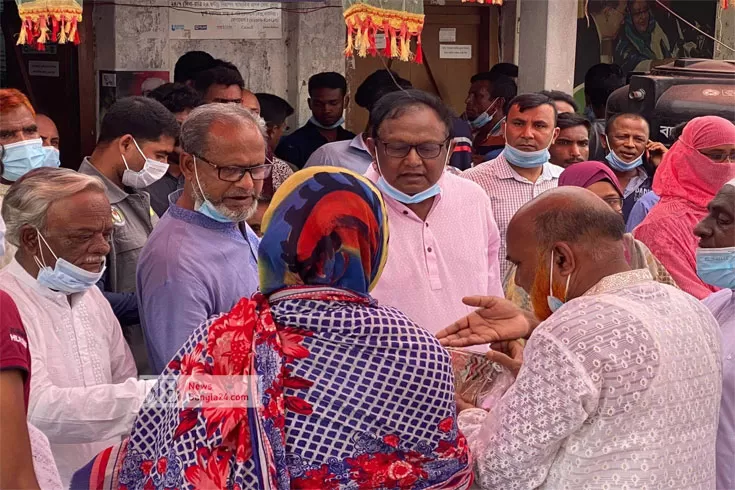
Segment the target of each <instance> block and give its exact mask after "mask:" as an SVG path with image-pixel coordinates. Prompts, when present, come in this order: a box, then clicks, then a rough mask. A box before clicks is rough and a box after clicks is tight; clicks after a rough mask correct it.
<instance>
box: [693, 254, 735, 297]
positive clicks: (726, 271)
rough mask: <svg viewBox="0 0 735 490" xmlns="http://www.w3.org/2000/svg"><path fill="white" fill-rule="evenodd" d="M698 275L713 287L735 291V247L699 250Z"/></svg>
mask: <svg viewBox="0 0 735 490" xmlns="http://www.w3.org/2000/svg"><path fill="white" fill-rule="evenodd" d="M697 275H698V276H699V278H700V279H701V280H703V281H704V282H706V283H707V284H710V285H712V286H716V287H718V288H725V289H735V247H723V248H697Z"/></svg>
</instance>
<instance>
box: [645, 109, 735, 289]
mask: <svg viewBox="0 0 735 490" xmlns="http://www.w3.org/2000/svg"><path fill="white" fill-rule="evenodd" d="M732 178H735V125H733V124H732V123H731V122H730V121H728V120H726V119H723V118H721V117H717V116H705V117H697V118H694V119H692V120H691V121H689V123H688V124H687V125H686V127H685V128H684V131H683V132H682V134H681V137H680V138H679V139H678V141H677V142H676V143H674V145H673V146H672V147H671V149H670V150H669V151H668V152H667V153H666V155H664V158H663V161H662V162H661V165H660V166H659V168H658V170H657V172H656V177H655V178H654V180H653V191H654V192H655V193H656V194H658V195H659V196H661V201H659V203H658V204H657V205H656V206H654V207H653V209H652V210H651V212H650V213H649V214H648V216H646V219H645V220H644V221H643V222H642V223H641V224H640V225H638V227H637V228H636V229H635V231H634V232H633V233H634V235H635V237H636V238H637V239H638V240H640V241H642V242H643V243H645V244H646V245H648V248H650V249H651V252H653V254H654V255H655V256H656V257H657V258H658V259H659V260H660V261H661V263H662V264H663V265H664V266H665V267H666V269H667V270H668V271H669V272H670V273H671V275H672V276H673V277H674V280H675V281H676V284H678V285H679V287H680V288H681V289H683V290H684V291H686V292H688V293H689V294H692V295H693V296H696V297H697V298H699V299H703V298H706V297H707V296H709V295H710V294H711V293H712V292H713V291H717V288H715V287H714V286H709V285H707V284H705V283H704V282H702V280H701V279H699V277H697V266H696V256H695V251H696V249H697V242H698V239H697V237H696V236H694V233H693V231H694V227H695V226H696V224H697V223H698V222H699V221H700V220H701V219H702V218H704V217H705V216H706V215H707V204H708V203H709V202H710V201H711V200H712V199H713V198H714V197H715V194H717V191H719V190H720V189H721V188H722V186H723V185H725V182H727V181H728V180H730V179H732Z"/></svg>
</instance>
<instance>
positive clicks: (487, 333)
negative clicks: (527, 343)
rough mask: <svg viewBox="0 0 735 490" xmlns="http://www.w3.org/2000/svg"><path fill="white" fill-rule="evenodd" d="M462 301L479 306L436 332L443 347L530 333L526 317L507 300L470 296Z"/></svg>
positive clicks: (521, 336) (509, 337)
mask: <svg viewBox="0 0 735 490" xmlns="http://www.w3.org/2000/svg"><path fill="white" fill-rule="evenodd" d="M462 302H463V303H464V304H466V305H467V306H473V307H475V308H478V309H477V310H475V311H474V312H472V313H470V314H469V315H467V316H466V317H464V318H461V319H459V320H457V321H456V322H454V323H453V324H451V325H450V326H448V327H447V328H445V329H444V330H442V331H440V332H439V333H437V334H436V336H437V338H438V339H439V342H441V344H442V345H443V346H446V347H467V346H470V345H479V344H488V343H491V342H499V341H501V340H516V339H519V338H523V337H527V336H528V335H530V334H531V331H532V329H533V328H532V325H531V322H530V321H529V319H528V318H527V317H526V315H525V314H524V312H523V311H522V310H521V309H520V308H518V307H517V306H516V305H514V304H513V303H511V302H510V301H508V300H507V299H504V298H496V297H494V296H469V297H467V298H464V299H462Z"/></svg>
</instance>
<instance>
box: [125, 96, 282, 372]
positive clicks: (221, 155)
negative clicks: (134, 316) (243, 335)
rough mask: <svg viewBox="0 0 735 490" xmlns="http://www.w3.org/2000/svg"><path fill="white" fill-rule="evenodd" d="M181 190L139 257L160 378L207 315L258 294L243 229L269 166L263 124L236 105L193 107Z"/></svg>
mask: <svg viewBox="0 0 735 490" xmlns="http://www.w3.org/2000/svg"><path fill="white" fill-rule="evenodd" d="M180 141H181V150H182V153H181V157H180V159H179V162H180V163H179V166H180V167H181V171H182V173H183V174H184V179H185V183H184V188H183V189H182V190H179V191H176V192H174V193H172V194H171V195H169V208H168V211H167V212H166V214H164V215H163V217H162V218H161V221H160V222H159V223H158V226H156V229H155V230H153V233H151V236H150V238H149V239H148V243H146V245H145V247H144V248H143V252H142V253H141V254H140V261H139V263H138V272H137V292H138V304H139V305H140V317H141V322H142V325H143V332H144V333H145V338H146V346H147V348H148V355H149V359H150V364H151V367H152V368H153V371H154V372H155V373H160V372H161V371H163V369H164V368H165V367H166V365H167V364H168V362H169V361H170V360H171V358H172V357H173V356H174V354H176V352H177V351H178V350H179V349H180V348H181V346H182V345H183V344H184V342H185V341H186V339H187V338H188V337H189V335H190V334H191V333H192V332H193V331H194V329H195V328H196V327H197V326H199V324H200V323H202V322H204V321H205V320H207V319H208V318H209V317H210V316H212V315H214V314H217V313H221V312H223V311H229V310H230V309H232V307H233V306H235V304H236V303H237V302H238V301H239V300H240V299H241V298H244V297H250V296H251V295H252V294H253V293H254V292H255V291H256V290H257V289H258V264H257V260H256V258H257V252H258V245H259V243H260V242H259V240H258V237H257V236H256V235H255V233H254V232H253V230H252V229H251V228H250V227H249V226H248V225H247V223H246V220H247V219H248V218H250V217H251V216H252V215H253V214H254V213H255V211H256V210H257V207H258V197H259V195H260V192H261V190H262V189H263V181H264V180H265V179H266V178H267V177H268V175H269V174H270V172H271V169H272V166H271V165H270V164H267V163H266V160H265V147H266V143H265V141H266V140H265V123H264V122H263V120H262V119H261V118H260V117H259V116H256V115H255V114H253V113H252V112H250V111H249V110H247V109H245V108H243V107H242V106H241V105H239V104H207V105H203V106H200V107H198V108H196V109H194V110H193V111H192V112H191V113H190V114H189V117H188V118H187V120H186V121H185V122H184V124H183V125H182V127H181V138H180Z"/></svg>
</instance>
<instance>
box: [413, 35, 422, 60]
mask: <svg viewBox="0 0 735 490" xmlns="http://www.w3.org/2000/svg"><path fill="white" fill-rule="evenodd" d="M413 60H414V61H415V62H416V63H418V64H423V63H424V50H423V49H422V48H421V33H420V32H419V35H418V39H417V40H416V57H415V58H414V59H413Z"/></svg>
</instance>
